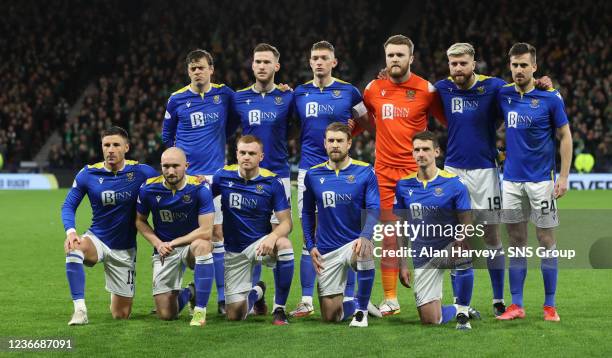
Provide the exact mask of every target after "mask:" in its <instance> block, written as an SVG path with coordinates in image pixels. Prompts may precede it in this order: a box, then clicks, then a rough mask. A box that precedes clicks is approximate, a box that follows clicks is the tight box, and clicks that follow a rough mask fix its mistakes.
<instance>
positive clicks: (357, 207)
mask: <svg viewBox="0 0 612 358" xmlns="http://www.w3.org/2000/svg"><path fill="white" fill-rule="evenodd" d="M304 186H305V187H306V191H304V206H303V208H302V230H303V232H304V240H305V242H306V249H307V250H308V251H310V250H311V249H312V248H313V247H315V246H316V247H317V249H318V250H319V252H320V253H321V254H323V255H324V254H326V253H328V252H330V251H333V250H336V249H338V248H339V247H342V246H344V245H346V244H348V243H349V242H351V241H353V240H355V239H357V238H359V237H365V238H367V239H371V238H372V234H373V230H374V225H375V224H376V223H377V222H378V216H379V214H380V195H379V193H378V181H377V180H376V175H375V174H374V170H373V169H372V166H371V165H370V164H368V163H364V162H361V161H358V160H355V159H351V163H350V164H349V165H348V166H347V167H346V168H344V169H341V170H337V171H336V170H334V169H331V168H330V167H329V166H328V163H327V162H325V163H322V164H319V165H315V166H314V167H312V168H311V169H309V170H308V171H307V172H306V176H305V178H304ZM315 215H316V217H315ZM315 227H316V232H315Z"/></svg>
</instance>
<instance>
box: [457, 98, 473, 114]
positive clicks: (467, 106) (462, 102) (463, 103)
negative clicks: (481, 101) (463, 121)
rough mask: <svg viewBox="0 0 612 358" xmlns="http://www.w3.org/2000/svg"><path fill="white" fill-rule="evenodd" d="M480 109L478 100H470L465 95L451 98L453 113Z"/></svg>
mask: <svg viewBox="0 0 612 358" xmlns="http://www.w3.org/2000/svg"><path fill="white" fill-rule="evenodd" d="M477 109H478V101H475V100H472V101H469V100H467V99H464V98H463V97H453V98H451V113H463V111H464V110H465V111H475V110H477Z"/></svg>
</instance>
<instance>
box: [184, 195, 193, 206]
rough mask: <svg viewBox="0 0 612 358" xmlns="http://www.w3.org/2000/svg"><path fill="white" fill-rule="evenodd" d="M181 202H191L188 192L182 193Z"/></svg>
mask: <svg viewBox="0 0 612 358" xmlns="http://www.w3.org/2000/svg"><path fill="white" fill-rule="evenodd" d="M183 203H185V204H189V203H191V195H189V194H185V195H183Z"/></svg>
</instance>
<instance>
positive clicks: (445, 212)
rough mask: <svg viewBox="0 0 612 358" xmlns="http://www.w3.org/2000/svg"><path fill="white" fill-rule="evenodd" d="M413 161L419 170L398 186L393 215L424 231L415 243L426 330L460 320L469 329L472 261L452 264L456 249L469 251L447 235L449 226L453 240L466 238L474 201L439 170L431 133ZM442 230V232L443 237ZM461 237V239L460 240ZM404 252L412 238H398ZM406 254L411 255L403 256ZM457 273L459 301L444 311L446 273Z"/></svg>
mask: <svg viewBox="0 0 612 358" xmlns="http://www.w3.org/2000/svg"><path fill="white" fill-rule="evenodd" d="M412 140H413V145H414V151H413V155H414V158H415V160H416V163H417V165H418V167H419V170H418V172H417V173H414V174H411V175H409V176H407V177H405V178H403V179H401V180H400V181H399V182H398V183H397V188H396V191H395V197H396V200H397V201H396V203H395V205H394V211H395V214H396V215H398V216H399V217H401V218H403V219H405V220H408V221H409V223H410V224H411V225H412V227H413V230H415V229H416V228H417V226H416V225H420V226H421V227H422V228H424V229H423V230H417V231H418V233H416V234H415V235H416V238H410V239H413V240H414V241H413V244H412V250H411V251H410V252H412V253H413V255H412V256H413V263H414V296H415V299H416V305H417V309H418V311H419V317H420V319H421V323H423V324H440V323H446V322H448V321H450V320H451V319H452V318H454V317H456V319H457V329H471V325H470V322H469V316H468V315H469V312H468V310H469V305H470V300H471V298H472V290H473V286H474V273H473V271H472V270H471V267H472V265H471V260H469V258H467V259H463V260H461V259H454V257H457V255H456V254H455V252H456V251H457V249H466V248H467V243H466V242H465V241H456V240H455V237H453V235H445V231H447V230H446V228H447V227H448V226H449V225H451V226H452V227H453V228H454V229H453V231H454V234H456V233H461V234H462V235H463V233H462V232H461V231H456V230H461V228H462V227H465V225H468V224H471V223H472V219H471V212H470V196H469V193H468V190H467V188H466V186H465V185H464V184H463V182H461V180H460V179H459V177H458V176H456V175H455V174H450V173H448V172H446V171H444V170H441V169H438V168H437V167H436V157H438V156H439V155H440V148H439V146H438V141H437V139H436V137H435V135H434V134H433V133H431V132H427V131H425V132H421V133H417V134H416V135H415V136H414V137H413V139H412ZM430 228H431V231H430ZM439 228H444V232H443V231H442V230H440V229H439ZM456 237H458V236H456ZM398 244H399V246H400V247H403V248H406V249H407V248H408V238H407V237H400V238H398ZM404 251H405V252H408V251H407V250H404ZM445 268H450V269H453V270H454V272H453V273H454V274H455V276H456V278H455V288H456V295H457V300H456V304H455V305H450V306H442V304H441V300H442V281H443V279H444V269H445ZM409 281H410V272H409V270H408V265H407V260H405V259H403V260H400V282H401V283H402V284H403V285H404V286H406V287H410V282H409Z"/></svg>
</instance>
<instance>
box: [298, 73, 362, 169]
mask: <svg viewBox="0 0 612 358" xmlns="http://www.w3.org/2000/svg"><path fill="white" fill-rule="evenodd" d="M294 96H295V108H296V113H297V115H298V117H299V119H300V123H301V131H302V132H301V135H300V141H301V147H302V148H301V153H302V156H301V158H300V165H299V167H300V169H309V168H310V167H312V166H313V165H316V164H319V163H322V162H324V161H326V160H327V152H326V151H325V147H324V145H323V142H324V140H325V128H327V126H328V125H329V124H331V123H333V122H342V123H348V120H349V119H350V118H351V117H352V112H351V110H352V108H353V107H354V106H355V105H357V104H359V102H361V101H362V97H361V93H359V90H358V89H357V88H355V87H354V86H353V85H351V84H350V83H347V82H344V81H341V80H339V79H337V78H334V80H333V82H332V83H331V84H330V85H329V86H327V87H324V88H319V87H317V86H315V84H314V82H313V81H309V82H306V83H304V84H303V85H300V86H298V87H297V88H296V89H295V92H294Z"/></svg>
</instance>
